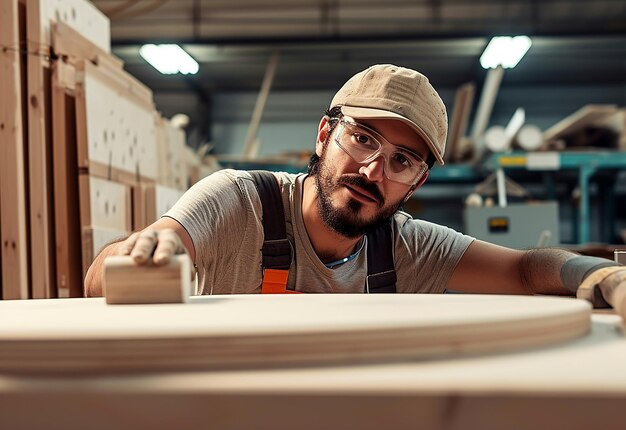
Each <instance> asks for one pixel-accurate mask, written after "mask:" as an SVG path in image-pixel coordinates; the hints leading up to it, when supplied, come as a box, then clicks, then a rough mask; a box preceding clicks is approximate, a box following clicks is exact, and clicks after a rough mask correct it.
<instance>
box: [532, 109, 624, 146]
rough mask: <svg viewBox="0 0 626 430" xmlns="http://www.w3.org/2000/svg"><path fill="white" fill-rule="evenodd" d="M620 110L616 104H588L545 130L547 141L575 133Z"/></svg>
mask: <svg viewBox="0 0 626 430" xmlns="http://www.w3.org/2000/svg"><path fill="white" fill-rule="evenodd" d="M617 111H618V108H617V106H615V105H586V106H583V107H582V108H580V109H579V110H577V111H576V112H574V113H573V114H571V115H569V116H567V117H565V118H563V119H562V120H561V121H559V122H557V123H556V124H554V125H553V126H552V127H550V128H549V129H547V130H546V131H544V132H543V138H544V140H545V141H548V140H553V139H558V138H560V137H562V136H565V135H567V134H571V133H575V132H577V131H579V130H581V129H583V128H585V127H588V126H590V125H594V124H595V123H597V122H599V121H603V120H604V119H606V118H607V117H608V116H610V115H612V114H614V113H616V112H617Z"/></svg>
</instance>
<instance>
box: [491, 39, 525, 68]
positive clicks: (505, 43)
mask: <svg viewBox="0 0 626 430" xmlns="http://www.w3.org/2000/svg"><path fill="white" fill-rule="evenodd" d="M530 45H532V41H531V40H530V37H528V36H515V37H509V36H501V37H494V38H492V39H491V41H490V42H489V44H488V45H487V47H486V48H485V52H483V55H481V56H480V65H481V66H483V68H484V69H495V68H496V67H498V66H502V67H504V68H505V69H512V68H513V67H515V66H516V65H517V63H519V62H520V60H521V59H522V57H523V56H524V54H526V52H527V51H528V49H529V48H530Z"/></svg>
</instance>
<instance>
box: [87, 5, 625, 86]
mask: <svg viewBox="0 0 626 430" xmlns="http://www.w3.org/2000/svg"><path fill="white" fill-rule="evenodd" d="M93 3H94V4H95V5H96V6H97V7H98V8H100V9H101V10H102V11H103V12H104V13H105V14H107V15H108V16H109V17H110V19H111V32H112V46H113V52H114V53H115V54H116V55H118V56H119V57H121V58H122V59H123V60H124V62H125V64H126V69H127V70H128V71H129V72H131V73H132V74H133V75H135V76H137V77H138V78H139V79H140V80H142V81H143V82H145V83H146V84H147V85H148V86H150V87H151V88H152V89H153V90H154V91H156V92H185V91H195V92H197V93H199V94H202V93H204V94H205V95H207V94H210V93H211V92H214V91H257V90H258V89H259V87H260V85H261V82H262V79H263V75H264V73H265V69H266V66H267V63H268V61H269V58H270V57H271V55H272V53H273V52H278V53H279V55H280V57H279V63H278V68H277V71H276V76H275V79H274V84H273V87H272V88H273V90H316V89H324V90H332V89H336V88H337V87H338V86H339V85H341V83H343V82H344V81H345V79H346V78H347V77H348V76H350V75H351V74H352V73H354V72H356V71H358V70H360V69H362V68H364V67H366V66H368V65H371V64H373V63H387V62H389V63H395V64H399V65H403V66H408V67H413V68H415V69H417V70H420V71H422V72H424V73H425V74H426V75H428V76H429V77H430V78H431V80H432V81H433V82H434V84H435V86H450V87H454V86H457V85H460V84H462V83H464V82H468V81H477V80H481V79H482V77H483V76H484V71H483V70H482V69H481V67H480V64H479V61H478V58H479V57H480V54H481V53H482V51H483V49H484V48H485V46H486V44H487V43H488V41H489V39H490V37H491V36H493V35H517V34H526V35H528V36H531V37H532V38H533V46H532V47H531V49H530V51H529V52H528V54H527V55H526V57H525V58H524V59H523V60H522V62H521V63H520V64H519V65H518V66H517V67H516V69H515V70H514V71H511V72H510V73H507V74H506V75H505V84H507V85H517V84H519V85H526V84H531V85H551V86H553V85H595V84H598V83H600V84H626V1H625V0H567V1H566V0H562V1H550V0H543V1H539V0H523V1H515V0H475V1H471V0H421V1H418V0H413V1H408V0H387V1H383V0H377V1H373V0H341V1H340V0H265V1H262V0H259V1H255V0H229V1H225V0H170V1H167V0H142V1H136V0H135V1H134V0H93ZM147 42H150V43H154V42H174V43H179V44H181V45H182V46H183V47H184V48H185V49H186V50H187V51H188V52H189V53H190V54H191V55H192V56H193V57H194V58H196V60H198V62H199V63H200V73H199V74H198V75H195V76H191V77H182V76H164V75H161V74H159V73H158V72H157V71H156V70H154V69H153V68H152V67H151V66H150V65H149V64H147V63H146V62H145V61H144V60H143V59H142V58H141V57H140V56H139V47H140V46H141V44H143V43H147Z"/></svg>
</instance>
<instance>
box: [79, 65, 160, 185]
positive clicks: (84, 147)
mask: <svg viewBox="0 0 626 430" xmlns="http://www.w3.org/2000/svg"><path fill="white" fill-rule="evenodd" d="M130 88H131V87H129V86H126V87H125V86H123V85H121V84H120V82H119V81H116V80H115V79H114V78H112V77H111V73H110V71H107V70H102V69H100V68H98V67H97V66H94V65H92V64H90V63H88V62H85V63H84V64H83V65H82V71H81V72H80V73H79V74H77V84H76V91H77V93H76V94H77V100H76V103H77V107H76V109H77V128H78V136H77V137H78V164H79V166H80V167H85V168H87V169H89V168H90V165H91V163H97V164H99V165H101V166H107V168H109V169H115V170H119V171H123V172H126V173H128V174H130V175H132V176H134V177H137V178H140V177H146V178H149V179H152V180H156V178H157V176H158V174H157V172H158V160H157V154H158V151H157V136H156V126H155V116H154V108H153V106H151V105H150V104H149V103H148V102H147V101H146V100H145V98H142V97H141V96H139V95H137V94H136V93H133V92H132V91H131V90H130Z"/></svg>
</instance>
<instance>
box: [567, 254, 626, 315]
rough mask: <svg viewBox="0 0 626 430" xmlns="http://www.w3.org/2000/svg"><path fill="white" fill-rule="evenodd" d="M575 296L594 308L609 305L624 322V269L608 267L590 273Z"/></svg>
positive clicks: (625, 300)
mask: <svg viewBox="0 0 626 430" xmlns="http://www.w3.org/2000/svg"><path fill="white" fill-rule="evenodd" d="M576 296H577V297H578V298H582V299H586V300H588V301H590V302H591V303H592V304H593V305H594V307H606V304H608V305H611V306H613V308H614V309H615V312H616V313H618V314H619V315H621V316H622V318H623V319H624V321H626V267H624V266H610V267H604V268H602V269H598V270H596V271H595V272H592V273H591V274H590V275H589V276H588V277H587V278H585V280H584V281H583V282H582V284H580V286H579V287H578V291H577V292H576Z"/></svg>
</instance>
